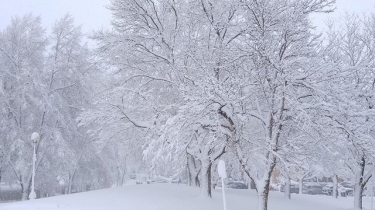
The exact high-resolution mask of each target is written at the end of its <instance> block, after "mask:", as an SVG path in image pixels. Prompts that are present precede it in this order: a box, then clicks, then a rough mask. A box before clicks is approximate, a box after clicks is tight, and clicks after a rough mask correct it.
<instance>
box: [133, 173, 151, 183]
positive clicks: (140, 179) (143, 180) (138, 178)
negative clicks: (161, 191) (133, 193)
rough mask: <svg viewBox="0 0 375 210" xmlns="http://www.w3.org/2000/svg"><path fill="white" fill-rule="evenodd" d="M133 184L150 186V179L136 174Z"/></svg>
mask: <svg viewBox="0 0 375 210" xmlns="http://www.w3.org/2000/svg"><path fill="white" fill-rule="evenodd" d="M135 183H136V184H150V183H151V179H150V178H149V177H148V176H147V175H145V174H137V176H136V180H135Z"/></svg>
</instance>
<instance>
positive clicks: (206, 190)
mask: <svg viewBox="0 0 375 210" xmlns="http://www.w3.org/2000/svg"><path fill="white" fill-rule="evenodd" d="M201 165H202V168H201V180H200V181H201V183H200V184H201V197H209V198H211V197H212V195H211V166H212V163H211V162H210V161H209V160H201Z"/></svg>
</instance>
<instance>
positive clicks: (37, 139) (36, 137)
mask: <svg viewBox="0 0 375 210" xmlns="http://www.w3.org/2000/svg"><path fill="white" fill-rule="evenodd" d="M39 139H40V136H39V133H37V132H34V133H32V134H31V140H32V141H33V142H34V143H37V142H38V141H39Z"/></svg>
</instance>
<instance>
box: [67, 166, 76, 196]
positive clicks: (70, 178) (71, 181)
mask: <svg viewBox="0 0 375 210" xmlns="http://www.w3.org/2000/svg"><path fill="white" fill-rule="evenodd" d="M75 174H76V170H74V171H73V173H72V174H71V173H69V183H68V194H71V193H72V186H73V180H74V176H75Z"/></svg>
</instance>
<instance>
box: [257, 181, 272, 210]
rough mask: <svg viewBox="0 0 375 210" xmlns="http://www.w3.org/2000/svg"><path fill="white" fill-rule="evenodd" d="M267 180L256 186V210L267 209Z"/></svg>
mask: <svg viewBox="0 0 375 210" xmlns="http://www.w3.org/2000/svg"><path fill="white" fill-rule="evenodd" d="M262 185H263V186H262ZM269 185H270V182H269V180H265V181H264V182H263V183H262V184H259V183H258V184H257V191H258V208H257V210H267V208H268V205H267V204H268V194H269Z"/></svg>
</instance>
